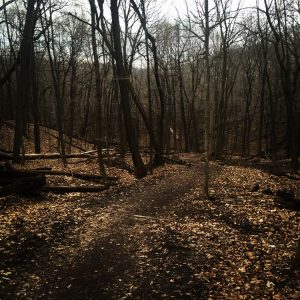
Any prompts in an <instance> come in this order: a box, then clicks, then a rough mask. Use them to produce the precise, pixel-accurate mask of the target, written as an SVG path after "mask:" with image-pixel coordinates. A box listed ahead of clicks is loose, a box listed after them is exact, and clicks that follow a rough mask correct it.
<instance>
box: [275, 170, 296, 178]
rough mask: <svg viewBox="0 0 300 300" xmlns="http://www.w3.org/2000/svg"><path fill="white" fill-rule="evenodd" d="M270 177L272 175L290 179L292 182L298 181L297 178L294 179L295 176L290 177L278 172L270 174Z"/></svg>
mask: <svg viewBox="0 0 300 300" xmlns="http://www.w3.org/2000/svg"><path fill="white" fill-rule="evenodd" d="M270 174H271V175H274V176H278V177H286V178H288V179H292V180H300V178H299V177H296V176H293V175H290V174H287V173H285V172H279V171H277V172H276V171H272V172H271V173H270Z"/></svg>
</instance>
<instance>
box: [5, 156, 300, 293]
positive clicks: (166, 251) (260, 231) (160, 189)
mask: <svg viewBox="0 0 300 300" xmlns="http://www.w3.org/2000/svg"><path fill="white" fill-rule="evenodd" d="M183 158H184V159H187V160H189V161H190V162H192V163H193V166H192V167H191V168H187V167H186V166H177V165H169V164H167V165H165V166H162V167H160V168H158V169H156V170H154V172H153V174H152V175H149V176H147V177H146V178H144V179H142V180H136V179H134V177H133V176H132V175H130V174H128V173H127V172H126V171H124V170H119V169H117V168H113V167H110V168H109V169H108V172H109V175H112V176H118V177H120V180H119V182H118V184H117V185H116V186H113V187H111V188H110V189H109V190H107V191H104V192H101V193H71V194H66V195H57V194H53V193H48V194H41V195H37V196H36V197H34V198H28V197H23V196H17V195H11V196H7V197H3V198H1V199H0V203H1V214H0V258H1V260H0V298H4V299H5V298H20V299H23V298H28V299H30V298H34V299H38V298H45V297H46V298H51V299H66V298H69V299H87V298H89V299H299V298H300V288H299V286H300V284H299V283H300V281H299V277H296V276H294V275H293V274H292V273H291V271H290V266H291V263H292V259H293V256H294V253H295V249H296V246H297V242H298V239H299V238H300V237H299V232H300V230H299V229H300V227H299V224H300V222H299V221H300V219H299V212H296V211H292V210H288V209H286V208H284V207H281V206H279V205H278V204H276V203H275V202H274V201H273V199H274V196H272V195H265V194H263V193H262V192H261V189H260V190H259V191H257V192H251V188H252V187H253V186H254V185H255V184H257V183H259V185H260V187H265V186H268V187H269V188H270V189H271V190H272V191H273V190H274V191H275V190H279V189H283V188H287V189H293V190H294V192H295V194H296V196H297V197H299V195H300V193H299V192H300V187H299V182H297V181H295V180H292V179H289V178H282V177H276V176H273V175H270V174H268V173H265V172H263V171H260V170H257V169H255V168H250V167H243V166H230V165H225V166H224V165H222V166H220V165H219V164H217V163H213V164H212V171H213V179H212V184H211V189H210V192H211V194H212V195H213V196H214V200H206V199H205V198H204V196H203V193H202V182H203V165H202V163H201V162H200V161H201V160H200V157H199V156H198V155H195V154H190V155H185V156H184V157H183ZM73 161H76V159H73ZM37 164H38V165H39V166H41V167H43V166H45V165H47V166H48V165H50V164H52V165H51V166H53V167H55V168H57V169H62V165H61V162H59V161H58V160H51V161H50V160H49V161H43V162H40V161H39V162H38V163H37V162H28V163H27V162H26V165H25V166H24V168H32V167H37ZM69 168H72V170H74V171H81V172H91V173H92V172H96V170H97V169H96V168H97V166H96V163H95V162H91V163H90V164H88V165H87V164H85V163H78V164H74V165H72V166H71V167H69ZM94 174H95V173H94ZM48 180H49V181H51V183H62V182H64V184H70V185H71V184H75V185H77V184H80V183H81V180H80V179H75V178H71V179H70V178H66V177H65V176H61V177H55V178H54V179H51V178H49V179H48ZM85 184H86V183H85Z"/></svg>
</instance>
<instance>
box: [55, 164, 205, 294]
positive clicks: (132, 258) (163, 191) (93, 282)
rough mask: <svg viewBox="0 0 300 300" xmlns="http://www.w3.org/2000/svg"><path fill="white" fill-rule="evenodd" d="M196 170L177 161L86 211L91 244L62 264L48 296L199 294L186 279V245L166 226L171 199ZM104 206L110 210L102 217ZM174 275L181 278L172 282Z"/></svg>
mask: <svg viewBox="0 0 300 300" xmlns="http://www.w3.org/2000/svg"><path fill="white" fill-rule="evenodd" d="M197 168H198V169H197ZM196 172H199V166H197V167H195V166H194V167H191V168H187V167H182V172H180V173H175V174H172V175H171V176H168V177H166V178H156V179H154V180H150V181H148V182H147V183H146V184H143V183H141V184H138V185H137V186H135V187H134V188H133V189H132V190H131V191H129V195H128V196H125V197H124V198H123V199H122V201H121V204H119V203H113V204H111V205H109V206H108V207H106V208H103V207H102V208H101V209H100V210H98V213H99V214H95V215H94V216H92V217H91V218H92V219H93V220H91V221H92V223H93V226H88V223H87V224H85V225H84V226H85V227H86V228H87V231H86V232H85V233H83V232H82V233H81V238H82V239H83V240H84V239H85V237H86V235H88V236H89V237H91V238H89V241H90V245H92V247H91V248H90V249H89V250H88V251H87V252H86V253H85V254H84V255H83V256H78V257H77V260H76V261H75V262H73V263H74V265H73V266H71V267H69V268H68V269H66V270H64V274H65V275H64V276H63V277H64V278H63V279H62V281H60V282H59V287H58V288H56V289H55V290H54V294H52V296H53V298H57V299H131V298H134V299H158V298H167V299H171V298H174V297H175V298H178V297H179V296H180V298H181V299H184V298H185V297H187V298H188V299H191V298H193V299H194V298H195V297H196V298H197V299H201V296H202V294H203V292H204V291H202V287H201V285H200V286H196V287H195V288H194V291H191V286H190V285H189V284H188V282H189V280H190V276H192V271H191V270H190V269H189V267H188V266H187V261H188V259H189V255H190V253H189V252H190V250H186V249H184V248H183V247H181V246H180V245H176V237H175V236H172V229H170V227H169V224H172V223H176V222H177V221H178V220H179V218H178V216H177V215H176V213H175V212H174V207H173V205H174V204H176V203H177V202H178V201H181V200H182V199H183V198H184V196H185V194H186V193H189V192H190V191H191V188H193V187H194V186H195V184H196V183H199V174H198V176H196V174H197V173H196ZM114 206H115V207H114ZM106 210H109V216H108V218H107V215H106V219H105V220H104V219H103V214H104V213H105V211H106ZM101 216H102V218H101ZM153 229H154V232H153ZM158 238H159V239H160V241H159V242H160V243H157V242H158V241H156V239H158ZM165 242H169V243H171V244H174V245H171V244H170V245H166V246H165V249H153V246H155V244H161V243H165ZM87 247H88V248H89V246H87ZM157 251H158V252H157ZM172 264H173V265H172ZM178 264H180V266H181V268H178ZM175 266H176V268H178V270H176V269H175V268H174V267H175ZM177 272H180V273H179V274H177ZM182 272H183V273H182ZM176 277H178V278H180V280H179V281H177V282H176V284H175V283H174V280H175V279H174V278H176ZM175 287H176V288H177V290H176V288H175Z"/></svg>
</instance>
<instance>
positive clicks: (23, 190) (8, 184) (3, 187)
mask: <svg viewBox="0 0 300 300" xmlns="http://www.w3.org/2000/svg"><path fill="white" fill-rule="evenodd" d="M44 185H46V178H45V175H42V174H35V175H34V174H33V175H31V176H27V177H20V178H17V179H16V178H9V177H5V178H1V179H0V196H6V195H9V194H13V193H18V194H34V193H35V192H36V191H37V190H38V189H40V188H41V187H42V186H44Z"/></svg>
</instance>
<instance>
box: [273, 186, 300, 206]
mask: <svg viewBox="0 0 300 300" xmlns="http://www.w3.org/2000/svg"><path fill="white" fill-rule="evenodd" d="M274 201H275V202H277V203H279V204H281V205H283V206H286V207H287V208H291V209H296V210H300V199H297V198H295V195H294V193H292V192H287V191H285V190H283V191H278V192H277V193H276V196H275V197H274Z"/></svg>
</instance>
